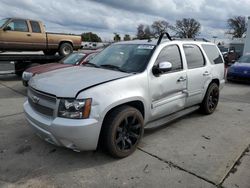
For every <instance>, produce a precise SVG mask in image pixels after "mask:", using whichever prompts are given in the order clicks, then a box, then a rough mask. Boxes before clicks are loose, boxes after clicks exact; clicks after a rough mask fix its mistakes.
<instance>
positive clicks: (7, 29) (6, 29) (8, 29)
mask: <svg viewBox="0 0 250 188" xmlns="http://www.w3.org/2000/svg"><path fill="white" fill-rule="evenodd" d="M3 30H4V31H10V30H11V27H10V26H8V25H7V26H6V27H4V28H3Z"/></svg>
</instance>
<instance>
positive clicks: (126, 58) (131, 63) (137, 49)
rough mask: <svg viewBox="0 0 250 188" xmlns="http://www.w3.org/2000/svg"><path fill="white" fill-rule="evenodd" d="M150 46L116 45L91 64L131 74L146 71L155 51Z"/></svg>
mask: <svg viewBox="0 0 250 188" xmlns="http://www.w3.org/2000/svg"><path fill="white" fill-rule="evenodd" d="M154 47H155V46H154V45H149V44H140V45H138V44H114V45H111V46H109V47H107V48H106V49H104V50H103V51H102V52H100V53H99V54H98V55H96V56H95V58H93V59H91V60H90V62H89V64H94V65H96V66H98V67H100V68H106V69H113V70H118V71H123V72H129V73H132V72H133V73H138V72H142V71H144V70H145V68H146V66H147V64H148V61H149V58H150V57H151V54H152V52H153V50H154Z"/></svg>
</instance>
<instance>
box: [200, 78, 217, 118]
mask: <svg viewBox="0 0 250 188" xmlns="http://www.w3.org/2000/svg"><path fill="white" fill-rule="evenodd" d="M219 95H220V90H219V86H218V85H217V84H216V83H211V84H210V85H209V86H208V89H207V92H206V95H205V97H204V99H203V101H202V103H201V111H202V113H204V114H207V115H208V114H212V113H213V112H214V111H215V109H216V107H217V105H218V102H219Z"/></svg>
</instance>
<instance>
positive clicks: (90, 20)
mask: <svg viewBox="0 0 250 188" xmlns="http://www.w3.org/2000/svg"><path fill="white" fill-rule="evenodd" d="M248 7H250V1H249V0H232V1H228V0H154V1H151V0H127V1H124V0H60V1H58V0H50V1H40V0H11V1H10V0H1V2H0V18H4V17H23V18H32V19H38V20H42V21H44V23H45V24H46V27H47V29H48V30H49V31H56V32H70V33H78V34H79V33H82V32H87V31H92V32H96V33H97V34H99V35H101V36H102V37H103V38H105V39H111V38H112V37H113V33H114V32H118V33H120V34H121V35H124V34H130V35H135V33H136V27H137V25H139V24H140V23H142V24H149V25H150V24H151V23H152V22H153V21H155V20H159V19H165V20H167V21H169V22H170V23H171V24H174V23H175V21H176V20H177V19H182V18H195V19H196V20H198V21H199V22H200V23H201V25H202V31H201V36H205V37H208V38H209V37H212V36H213V35H216V36H217V35H218V36H219V38H223V37H224V32H225V30H226V20H227V19H228V18H229V17H232V16H236V15H242V16H248V14H249V10H248ZM207 29H209V32H208V30H207Z"/></svg>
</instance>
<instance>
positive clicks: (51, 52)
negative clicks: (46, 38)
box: [43, 50, 56, 55]
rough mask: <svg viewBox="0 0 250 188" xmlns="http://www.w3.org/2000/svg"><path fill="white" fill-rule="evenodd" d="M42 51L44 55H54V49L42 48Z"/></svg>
mask: <svg viewBox="0 0 250 188" xmlns="http://www.w3.org/2000/svg"><path fill="white" fill-rule="evenodd" d="M43 53H44V55H55V54H56V51H55V50H44V51H43Z"/></svg>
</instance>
